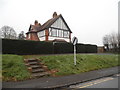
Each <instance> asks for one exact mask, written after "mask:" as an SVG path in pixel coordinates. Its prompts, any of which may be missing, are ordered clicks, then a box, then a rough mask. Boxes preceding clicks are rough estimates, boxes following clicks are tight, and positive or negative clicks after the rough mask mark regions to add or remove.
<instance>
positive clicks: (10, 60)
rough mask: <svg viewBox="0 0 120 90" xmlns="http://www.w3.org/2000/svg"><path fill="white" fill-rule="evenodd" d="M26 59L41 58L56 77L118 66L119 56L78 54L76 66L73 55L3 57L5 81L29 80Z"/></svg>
mask: <svg viewBox="0 0 120 90" xmlns="http://www.w3.org/2000/svg"><path fill="white" fill-rule="evenodd" d="M24 58H39V59H41V60H42V62H43V63H44V64H45V65H46V66H48V69H49V70H50V72H51V71H54V73H52V75H54V76H64V75H71V74H79V73H82V72H87V71H91V70H97V69H102V68H109V67H114V66H118V55H96V54H91V55H90V54H77V65H76V66H74V60H73V55H45V56H43V55H2V75H3V77H2V78H3V81H11V80H12V81H18V80H26V79H29V78H30V77H31V76H30V73H29V72H28V70H27V68H26V66H25V63H24V61H23V60H24Z"/></svg>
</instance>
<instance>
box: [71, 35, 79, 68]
mask: <svg viewBox="0 0 120 90" xmlns="http://www.w3.org/2000/svg"><path fill="white" fill-rule="evenodd" d="M72 43H73V45H74V65H75V66H76V44H77V43H78V39H77V37H73V39H72Z"/></svg>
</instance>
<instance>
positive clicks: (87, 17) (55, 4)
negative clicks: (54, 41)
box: [0, 0, 119, 45]
mask: <svg viewBox="0 0 120 90" xmlns="http://www.w3.org/2000/svg"><path fill="white" fill-rule="evenodd" d="M118 1H119V0H0V28H1V27H2V26H4V25H8V26H11V27H13V28H14V29H15V31H16V32H17V33H20V31H24V32H25V33H26V32H27V31H28V28H29V25H30V24H33V23H34V20H38V21H39V22H40V23H41V24H43V23H44V22H46V21H47V20H48V19H50V18H52V14H53V12H54V11H56V12H57V13H58V14H62V15H63V17H64V19H65V20H66V22H67V24H68V25H69V27H70V29H71V30H72V32H73V33H72V36H76V37H78V40H79V43H85V44H97V45H103V44H102V38H103V36H104V35H105V34H109V33H111V32H118Z"/></svg>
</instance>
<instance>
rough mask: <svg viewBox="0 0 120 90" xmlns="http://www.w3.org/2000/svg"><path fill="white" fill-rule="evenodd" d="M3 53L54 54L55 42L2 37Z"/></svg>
mask: <svg viewBox="0 0 120 90" xmlns="http://www.w3.org/2000/svg"><path fill="white" fill-rule="evenodd" d="M2 53H3V54H23V55H25V54H53V43H50V42H38V41H29V40H10V39H2Z"/></svg>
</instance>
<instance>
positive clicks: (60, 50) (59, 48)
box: [54, 43, 73, 54]
mask: <svg viewBox="0 0 120 90" xmlns="http://www.w3.org/2000/svg"><path fill="white" fill-rule="evenodd" d="M54 53H55V54H64V53H73V45H72V43H55V44H54Z"/></svg>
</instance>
